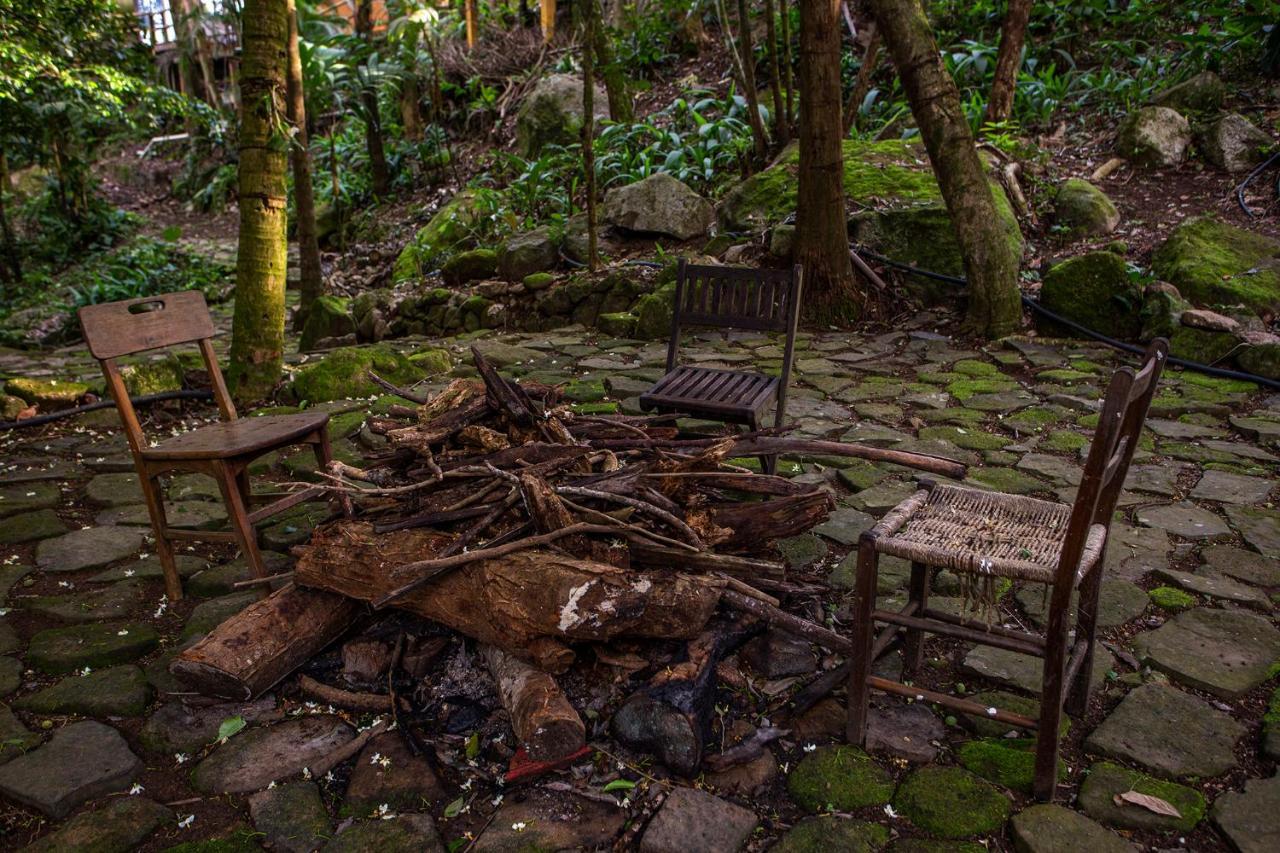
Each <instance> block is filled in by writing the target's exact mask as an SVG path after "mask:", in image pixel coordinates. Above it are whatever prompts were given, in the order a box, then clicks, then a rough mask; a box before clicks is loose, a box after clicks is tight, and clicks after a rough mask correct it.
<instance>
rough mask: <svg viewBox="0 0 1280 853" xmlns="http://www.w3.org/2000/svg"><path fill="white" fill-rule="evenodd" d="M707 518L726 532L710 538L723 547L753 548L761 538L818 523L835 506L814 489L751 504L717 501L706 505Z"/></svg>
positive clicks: (781, 535) (790, 533)
mask: <svg viewBox="0 0 1280 853" xmlns="http://www.w3.org/2000/svg"><path fill="white" fill-rule="evenodd" d="M708 509H709V520H710V522H711V523H712V524H713V525H715V526H716V527H720V528H724V529H726V530H728V531H730V534H729V535H728V536H722V537H720V538H719V539H713V540H712V541H713V542H714V544H716V545H718V546H720V547H723V548H725V549H726V550H730V551H732V550H757V549H759V548H760V545H761V541H762V539H766V538H767V539H785V538H786V537H788V536H795V535H796V534H799V533H803V532H805V531H806V530H809V529H810V528H812V527H814V526H815V525H817V524H821V523H822V522H823V521H825V520H826V518H827V516H828V515H829V514H830V513H831V511H832V510H833V509H835V501H833V500H832V499H831V495H830V494H828V493H827V492H826V491H824V490H821V489H818V490H815V491H812V492H807V493H805V494H801V495H791V496H790V497H785V498H776V499H774V500H768V501H758V502H752V503H733V504H719V505H716V506H712V507H709V508H708Z"/></svg>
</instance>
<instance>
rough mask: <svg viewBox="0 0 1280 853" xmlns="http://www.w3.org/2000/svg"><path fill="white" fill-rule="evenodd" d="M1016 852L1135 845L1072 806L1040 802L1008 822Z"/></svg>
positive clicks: (1108, 851)
mask: <svg viewBox="0 0 1280 853" xmlns="http://www.w3.org/2000/svg"><path fill="white" fill-rule="evenodd" d="M1009 832H1010V834H1011V835H1012V836H1013V849H1014V850H1016V851H1018V853H1076V851H1079V850H1088V851H1090V853H1125V851H1130V850H1133V849H1134V847H1133V845H1132V844H1130V843H1129V842H1127V841H1125V840H1124V839H1123V838H1121V837H1120V836H1118V835H1116V834H1115V833H1114V832H1111V831H1110V830H1108V829H1104V828H1103V827H1101V826H1099V825H1098V824H1096V823H1094V822H1093V821H1091V820H1089V818H1087V817H1085V816H1084V815H1082V814H1080V813H1079V812H1073V811H1072V810H1071V809H1068V808H1063V807H1062V806H1055V805H1051V804H1043V805H1038V806H1032V807H1031V808H1028V809H1023V810H1022V811H1020V812H1018V813H1017V814H1016V815H1014V816H1013V819H1012V820H1011V821H1009Z"/></svg>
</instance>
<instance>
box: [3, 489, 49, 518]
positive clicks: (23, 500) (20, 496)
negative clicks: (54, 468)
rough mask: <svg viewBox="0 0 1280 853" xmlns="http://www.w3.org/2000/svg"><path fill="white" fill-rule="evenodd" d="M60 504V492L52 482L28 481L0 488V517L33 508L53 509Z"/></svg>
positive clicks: (28, 510)
mask: <svg viewBox="0 0 1280 853" xmlns="http://www.w3.org/2000/svg"><path fill="white" fill-rule="evenodd" d="M61 504H62V492H61V491H60V490H59V489H58V487H57V485H56V484H54V483H28V484H24V485H20V486H10V487H8V488H0V518H5V517H7V516H10V515H17V514H18V513H20V512H30V511H32V510H35V509H53V508H56V507H58V506H61Z"/></svg>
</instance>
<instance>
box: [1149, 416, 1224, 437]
mask: <svg viewBox="0 0 1280 853" xmlns="http://www.w3.org/2000/svg"><path fill="white" fill-rule="evenodd" d="M1146 428H1147V429H1149V430H1151V431H1152V432H1154V433H1155V434H1156V435H1158V436H1160V437H1161V438H1222V437H1223V436H1224V435H1226V431H1225V430H1224V429H1222V428H1221V427H1210V426H1203V425H1201V424H1189V423H1183V422H1182V421H1166V420H1160V419H1158V418H1148V419H1147V423H1146Z"/></svg>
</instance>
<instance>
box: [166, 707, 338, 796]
mask: <svg viewBox="0 0 1280 853" xmlns="http://www.w3.org/2000/svg"><path fill="white" fill-rule="evenodd" d="M353 737H355V732H354V731H352V729H351V727H350V726H348V725H347V724H346V723H345V722H343V721H342V720H341V719H340V718H338V717H333V716H329V715H324V714H318V715H311V716H303V717H295V718H293V719H289V720H285V721H284V722H283V723H276V724H275V725H272V726H263V727H260V728H253V729H248V730H247V731H244V732H241V733H240V734H238V735H236V736H235V737H233V738H231V739H230V740H229V741H227V742H226V743H224V744H222V745H221V746H219V747H218V748H217V749H215V750H214V751H213V752H212V753H210V755H209V757H208V758H206V759H204V760H203V761H201V762H200V763H199V764H198V765H196V769H195V770H194V771H193V772H192V773H191V785H192V787H194V788H195V789H196V790H197V791H200V792H202V793H206V794H215V793H227V794H245V793H249V792H250V791H258V790H261V789H263V788H265V787H267V785H269V784H270V783H271V782H273V781H275V780H276V779H283V778H286V777H288V776H292V775H293V774H295V773H300V772H301V771H302V768H304V767H307V766H309V765H310V764H312V763H313V762H315V761H317V760H318V759H320V758H323V757H324V756H326V755H328V754H329V753H330V752H332V751H333V750H335V749H337V748H338V747H340V746H342V745H343V744H344V743H346V742H347V741H349V740H351V739H352V738H353Z"/></svg>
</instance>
